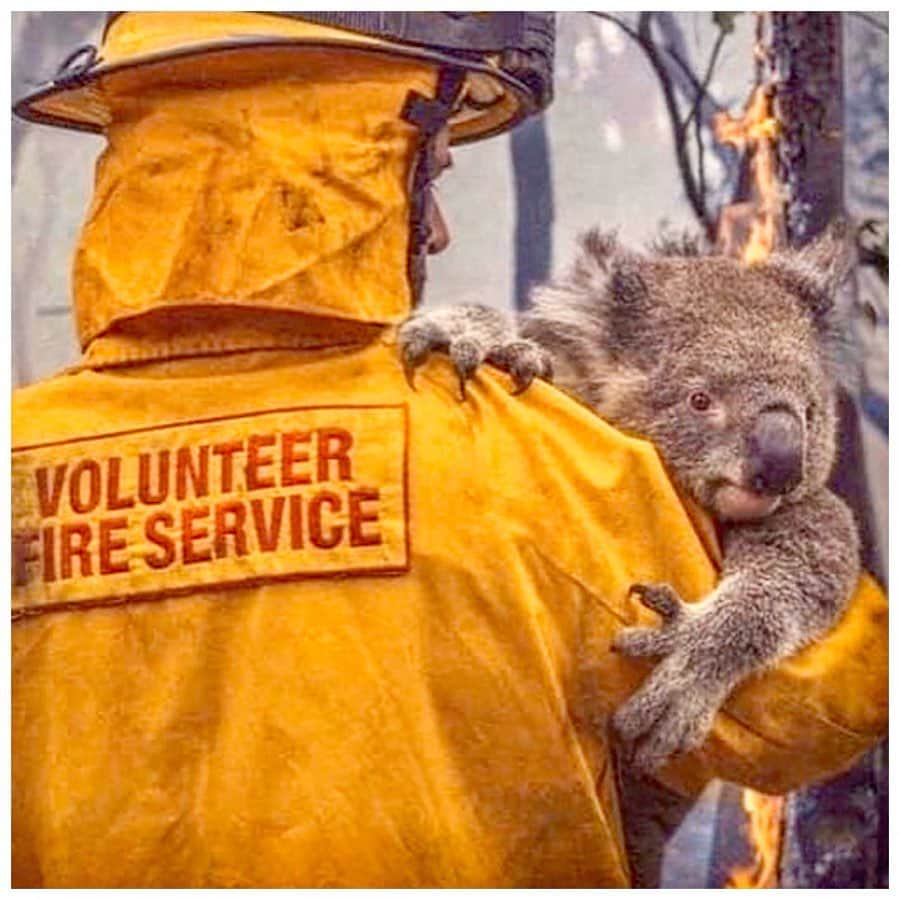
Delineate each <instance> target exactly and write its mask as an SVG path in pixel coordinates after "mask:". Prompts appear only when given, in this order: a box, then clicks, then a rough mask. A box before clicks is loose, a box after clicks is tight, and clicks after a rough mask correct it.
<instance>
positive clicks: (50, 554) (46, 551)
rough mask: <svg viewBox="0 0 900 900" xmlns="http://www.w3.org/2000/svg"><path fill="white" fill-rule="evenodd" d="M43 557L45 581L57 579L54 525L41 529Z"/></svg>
mask: <svg viewBox="0 0 900 900" xmlns="http://www.w3.org/2000/svg"><path fill="white" fill-rule="evenodd" d="M41 557H42V559H43V561H44V573H43V577H44V581H56V562H55V560H54V545H53V526H52V525H47V526H46V527H45V528H42V529H41Z"/></svg>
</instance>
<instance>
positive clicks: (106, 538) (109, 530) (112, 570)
mask: <svg viewBox="0 0 900 900" xmlns="http://www.w3.org/2000/svg"><path fill="white" fill-rule="evenodd" d="M124 528H128V519H126V518H125V516H117V517H115V518H112V519H101V520H100V574H101V575H115V574H116V573H119V572H127V571H128V557H127V556H126V557H125V559H117V560H114V559H113V558H112V555H113V553H114V552H115V551H116V550H124V549H125V548H126V547H127V546H128V541H127V540H126V539H125V538H124V537H116V532H117V531H122V529H124Z"/></svg>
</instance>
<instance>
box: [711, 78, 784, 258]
mask: <svg viewBox="0 0 900 900" xmlns="http://www.w3.org/2000/svg"><path fill="white" fill-rule="evenodd" d="M772 104H773V91H772V88H771V86H770V85H758V86H757V87H755V88H754V89H753V93H752V94H751V95H750V99H749V101H748V102H747V105H746V107H745V108H744V112H743V115H741V116H740V117H738V118H735V117H733V116H730V115H729V114H728V113H719V114H718V115H716V116H715V117H714V119H713V132H714V133H715V136H716V140H718V141H719V142H721V143H724V144H731V145H732V146H734V147H737V148H738V149H739V150H744V151H745V152H746V153H747V157H748V159H749V164H750V194H751V196H750V200H749V201H747V202H743V203H732V204H731V205H730V206H727V207H725V208H724V209H723V210H722V215H721V217H720V219H719V236H718V239H719V243H720V245H721V247H722V250H723V251H724V252H725V253H728V254H730V255H732V256H740V257H741V258H742V259H743V260H744V262H746V263H754V262H760V261H762V260H764V259H765V258H766V257H767V256H768V255H769V254H770V253H771V252H772V250H773V249H774V247H775V244H776V242H777V241H778V238H779V236H780V234H781V231H782V229H783V218H784V214H783V209H784V198H783V192H782V190H781V186H780V184H779V181H778V175H777V169H776V162H777V160H776V143H777V140H778V132H779V126H778V120H777V119H776V118H775V115H774V112H773V109H772Z"/></svg>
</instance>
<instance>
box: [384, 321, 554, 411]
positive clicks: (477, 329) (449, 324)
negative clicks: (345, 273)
mask: <svg viewBox="0 0 900 900" xmlns="http://www.w3.org/2000/svg"><path fill="white" fill-rule="evenodd" d="M397 341H398V343H399V345H400V353H401V356H402V358H403V367H404V370H405V371H406V377H407V380H408V381H409V383H410V385H413V386H414V377H415V370H416V368H417V367H418V366H420V365H422V363H424V362H425V360H426V359H427V358H428V357H429V356H430V355H431V354H432V353H435V352H439V353H447V354H448V355H449V356H450V360H451V361H452V363H453V367H454V368H455V369H456V374H457V376H458V377H459V390H460V395H461V396H462V398H463V399H465V396H466V382H467V381H468V380H469V379H470V378H472V376H473V375H474V374H475V371H476V370H477V369H478V367H479V366H480V365H482V364H483V363H490V364H491V365H494V366H496V367H497V368H499V369H503V370H504V371H505V372H508V373H509V374H510V375H511V376H512V378H513V382H514V384H515V393H520V392H521V391H524V390H525V389H526V388H527V387H528V386H529V385H530V384H531V382H532V381H533V380H534V379H535V378H548V379H549V378H550V377H551V376H552V368H551V365H550V358H549V356H548V355H547V353H546V351H544V350H543V349H542V348H541V347H540V346H538V344H536V343H534V342H533V341H530V340H526V339H524V338H520V337H519V336H518V332H517V329H516V325H515V323H514V322H513V320H512V318H511V317H510V316H508V315H507V314H506V313H504V312H503V311H502V310H499V309H495V308H493V307H489V306H479V305H474V304H472V305H466V306H453V307H445V308H442V309H435V310H429V311H427V312H420V313H417V314H416V315H414V316H412V317H411V318H410V319H408V320H407V321H406V322H404V323H403V325H401V326H400V329H399V331H398V333H397Z"/></svg>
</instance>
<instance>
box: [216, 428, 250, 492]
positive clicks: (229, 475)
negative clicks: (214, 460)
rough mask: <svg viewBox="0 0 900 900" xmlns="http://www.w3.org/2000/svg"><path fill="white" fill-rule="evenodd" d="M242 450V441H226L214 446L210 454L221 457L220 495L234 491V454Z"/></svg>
mask: <svg viewBox="0 0 900 900" xmlns="http://www.w3.org/2000/svg"><path fill="white" fill-rule="evenodd" d="M243 449H244V443H243V441H228V442H226V443H224V444H214V445H213V448H212V452H213V453H215V454H216V456H221V457H222V479H221V481H222V493H223V494H227V493H228V492H229V491H232V490H234V459H233V457H234V454H235V453H240V451H241V450H243Z"/></svg>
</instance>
